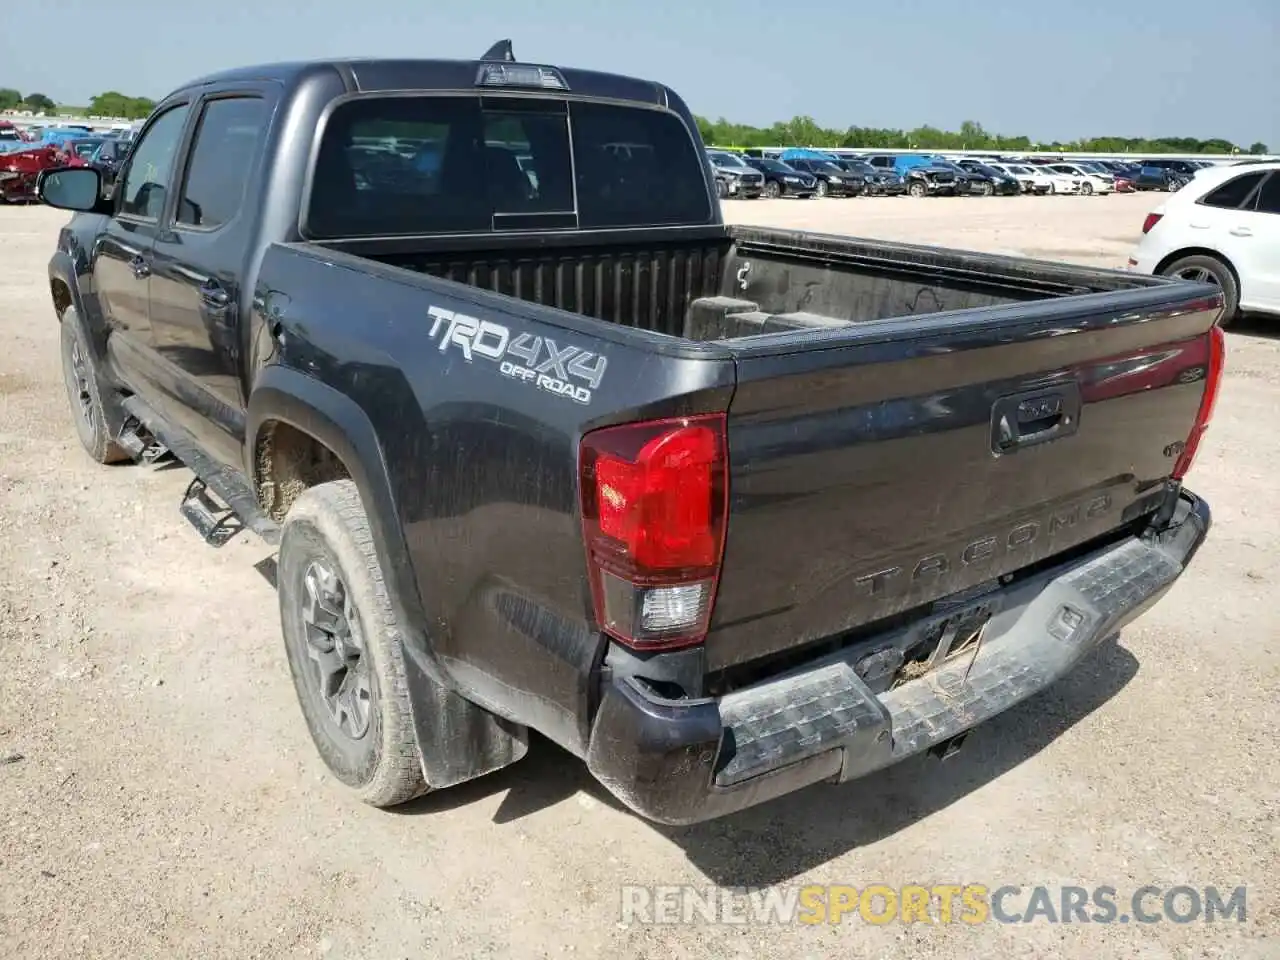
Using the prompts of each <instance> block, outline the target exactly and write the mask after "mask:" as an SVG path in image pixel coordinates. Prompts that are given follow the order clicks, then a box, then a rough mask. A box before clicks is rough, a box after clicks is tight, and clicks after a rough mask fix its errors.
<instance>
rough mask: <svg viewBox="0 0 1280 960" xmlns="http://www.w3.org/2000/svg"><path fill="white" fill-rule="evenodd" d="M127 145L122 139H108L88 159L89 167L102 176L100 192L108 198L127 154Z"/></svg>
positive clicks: (126, 141)
mask: <svg viewBox="0 0 1280 960" xmlns="http://www.w3.org/2000/svg"><path fill="white" fill-rule="evenodd" d="M129 145H130V142H129V141H128V140H125V139H124V138H121V137H108V138H107V139H105V140H103V141H102V143H101V144H99V145H98V149H97V150H95V151H94V152H93V155H92V156H91V157H89V166H91V167H93V168H94V169H95V170H97V171H98V173H100V174H102V190H103V193H104V194H106V195H108V196H110V194H111V192H112V191H113V190H114V189H115V182H116V174H118V173H119V172H120V167H121V165H122V164H123V163H124V158H125V154H127V153H128V152H129Z"/></svg>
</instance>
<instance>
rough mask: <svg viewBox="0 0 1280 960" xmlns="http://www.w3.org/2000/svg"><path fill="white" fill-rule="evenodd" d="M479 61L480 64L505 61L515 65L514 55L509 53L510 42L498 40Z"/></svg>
mask: <svg viewBox="0 0 1280 960" xmlns="http://www.w3.org/2000/svg"><path fill="white" fill-rule="evenodd" d="M480 60H481V62H484V61H492V60H497V61H499V62H503V61H505V62H506V63H515V62H516V55H515V54H514V53H512V52H511V41H510V40H499V41H498V42H497V43H495V44H494V45H493V46H492V47H490V48H489V49H488V51H487V52H486V53H485V55H484V56H483V57H481V58H480Z"/></svg>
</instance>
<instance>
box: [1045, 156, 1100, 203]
mask: <svg viewBox="0 0 1280 960" xmlns="http://www.w3.org/2000/svg"><path fill="white" fill-rule="evenodd" d="M1049 169H1050V170H1054V171H1056V172H1058V173H1065V174H1066V175H1067V176H1069V177H1076V178H1078V179H1079V181H1080V183H1079V187H1078V190H1079V192H1080V193H1082V194H1084V195H1085V196H1089V195H1090V194H1094V193H1115V192H1116V178H1115V177H1114V176H1112V175H1111V174H1110V173H1105V172H1102V173H1099V172H1098V171H1097V170H1092V169H1089V168H1088V167H1086V166H1084V165H1083V164H1080V163H1054V164H1050V166H1049Z"/></svg>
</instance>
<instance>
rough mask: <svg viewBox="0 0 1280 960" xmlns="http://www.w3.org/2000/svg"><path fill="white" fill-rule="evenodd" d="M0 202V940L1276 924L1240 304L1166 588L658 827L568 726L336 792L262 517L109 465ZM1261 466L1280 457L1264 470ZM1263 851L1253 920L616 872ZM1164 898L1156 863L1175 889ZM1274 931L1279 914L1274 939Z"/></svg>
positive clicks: (833, 225)
mask: <svg viewBox="0 0 1280 960" xmlns="http://www.w3.org/2000/svg"><path fill="white" fill-rule="evenodd" d="M1157 199H1158V198H1155V197H1151V196H1143V195H1139V196H1125V197H1094V198H1079V199H1076V198H1043V199H1034V198H1009V199H994V198H993V199H986V200H967V199H960V200H947V199H935V200H921V201H913V200H909V199H893V200H865V199H860V200H826V201H807V202H803V201H776V202H763V201H756V202H735V203H730V204H727V205H726V210H727V215H728V216H729V217H730V218H731V219H734V220H739V221H750V222H757V223H769V224H774V225H778V226H796V227H804V228H808V229H815V230H824V231H828V232H846V233H855V234H861V235H865V236H873V237H886V238H894V239H901V240H911V241H916V242H922V243H938V244H944V245H950V246H961V247H971V248H975V249H987V250H998V251H1016V252H1021V253H1025V254H1028V255H1033V256H1041V257H1050V258H1061V259H1066V260H1076V261H1081V262H1090V263H1101V264H1115V265H1119V264H1120V263H1122V262H1123V260H1124V257H1125V256H1126V254H1127V252H1128V250H1129V249H1130V247H1131V245H1132V243H1133V241H1134V240H1135V239H1136V236H1137V233H1138V230H1139V225H1140V224H1141V222H1142V218H1143V215H1144V214H1145V212H1146V211H1147V209H1149V207H1150V206H1151V205H1152V204H1153V203H1154V202H1156V200H1157ZM63 219H64V216H63V215H60V214H58V213H56V212H54V211H51V210H48V209H43V208H34V207H33V208H3V209H0V267H2V268H3V269H0V336H2V337H3V342H4V345H5V349H4V352H3V354H2V355H0V528H2V529H0V577H2V578H3V581H4V582H5V583H6V585H7V589H6V590H5V591H4V592H3V594H0V650H2V651H3V654H4V660H5V669H4V670H3V671H2V672H0V761H5V762H3V763H0V878H2V881H0V944H2V946H0V954H2V955H4V956H6V957H14V958H34V957H103V958H118V957H121V956H126V955H127V956H137V957H162V958H166V960H179V958H201V960H206V958H222V957H227V958H232V957H234V958H237V960H247V958H253V957H265V958H291V957H319V956H327V957H330V958H357V957H358V958H366V960H383V958H399V957H414V958H417V957H453V956H463V957H489V956H495V957H496V956H513V957H561V956H580V957H637V958H648V957H652V958H662V960H676V958H699V960H701V958H708V957H777V958H786V960H800V958H804V957H842V958H843V957H897V956H902V957H906V956H911V957H935V956H936V957H962V956H973V957H992V956H1009V957H1015V956H1025V957H1037V958H1038V957H1049V956H1060V957H1072V958H1088V960H1094V958H1097V957H1111V956H1115V957H1120V956H1123V957H1127V958H1141V960H1156V958H1167V957H1179V958H1181V957H1215V958H1216V957H1221V958H1232V960H1242V958H1243V960H1247V958H1254V957H1256V958H1261V957H1265V956H1271V957H1275V956H1277V946H1276V941H1275V939H1274V938H1275V937H1276V936H1277V934H1278V933H1280V908H1278V907H1277V899H1276V891H1275V886H1274V884H1275V882H1276V879H1277V878H1278V877H1280V857H1278V856H1277V850H1278V846H1280V843H1278V841H1280V829H1278V827H1277V818H1276V811H1277V805H1278V800H1280V790H1277V784H1278V782H1280V764H1278V763H1277V751H1276V747H1275V729H1276V724H1277V721H1278V720H1280V706H1277V696H1276V693H1277V689H1278V688H1280V684H1277V677H1278V671H1277V663H1278V662H1280V658H1278V657H1277V652H1278V647H1280V612H1278V611H1277V604H1276V597H1277V595H1278V594H1277V582H1278V580H1280V573H1277V566H1276V564H1275V558H1276V556H1277V550H1278V548H1280V508H1278V507H1277V504H1276V493H1277V486H1276V481H1275V477H1276V476H1277V474H1280V441H1277V439H1276V432H1275V430H1274V428H1273V424H1274V422H1275V411H1276V409H1277V408H1280V340H1278V339H1276V338H1275V335H1274V333H1273V332H1268V331H1267V328H1266V326H1265V325H1263V324H1257V325H1254V326H1252V327H1246V328H1245V329H1244V331H1242V332H1233V333H1232V334H1231V335H1230V337H1229V350H1230V354H1229V360H1228V376H1227V382H1226V386H1225V389H1224V391H1223V394H1222V398H1221V401H1220V403H1219V405H1218V411H1217V417H1216V419H1215V421H1214V424H1213V427H1212V429H1211V431H1210V433H1209V435H1208V438H1207V439H1206V441H1205V445H1204V447H1203V452H1202V454H1201V458H1200V462H1199V464H1198V466H1197V467H1196V469H1195V471H1194V472H1193V474H1192V481H1193V482H1192V486H1193V487H1194V488H1195V489H1196V490H1198V491H1199V492H1201V493H1202V494H1204V495H1205V496H1207V497H1208V498H1209V499H1210V501H1211V502H1212V505H1213V509H1214V515H1215V526H1214V529H1213V533H1212V535H1211V537H1210V539H1209V541H1208V543H1207V544H1206V546H1205V547H1204V549H1203V550H1202V551H1201V553H1200V554H1199V556H1198V558H1197V560H1196V562H1195V565H1194V567H1193V569H1192V571H1191V572H1190V573H1189V574H1188V575H1187V576H1186V577H1184V578H1183V579H1182V580H1181V581H1180V582H1179V583H1178V585H1177V586H1176V587H1175V589H1174V590H1173V592H1172V593H1171V594H1170V595H1169V596H1168V597H1167V598H1166V599H1165V600H1164V601H1163V602H1162V603H1160V604H1159V605H1157V606H1156V607H1155V608H1154V609H1153V610H1152V611H1151V612H1149V613H1148V614H1146V615H1145V616H1144V617H1143V618H1142V619H1141V620H1140V621H1138V622H1137V623H1136V624H1135V625H1133V626H1132V627H1131V628H1129V629H1128V630H1126V631H1125V633H1124V634H1123V635H1122V636H1121V638H1120V641H1119V643H1118V644H1116V645H1111V646H1107V647H1104V648H1102V649H1101V650H1100V651H1099V652H1098V653H1097V654H1096V655H1094V656H1092V657H1091V658H1090V659H1088V660H1087V661H1086V662H1085V663H1083V664H1082V665H1081V666H1080V667H1079V668H1078V669H1077V670H1076V671H1075V672H1074V673H1073V674H1072V675H1071V676H1070V677H1068V678H1067V679H1065V680H1064V681H1063V682H1061V683H1059V684H1058V685H1057V686H1056V687H1054V688H1053V689H1052V690H1050V691H1049V692H1047V693H1045V694H1044V695H1042V696H1040V697H1039V698H1037V699H1035V700H1033V701H1031V702H1028V703H1026V704H1024V705H1022V706H1021V707H1019V708H1016V709H1014V710H1013V711H1011V712H1009V713H1008V714H1005V715H1004V716H1002V717H999V718H997V719H996V720H994V721H992V722H990V723H988V724H986V725H985V726H984V727H982V728H980V729H979V730H978V731H976V732H975V733H974V735H972V736H971V737H970V738H969V742H968V746H967V747H966V749H965V750H964V751H963V752H962V753H961V754H960V755H959V756H957V757H956V758H955V759H954V760H952V761H949V762H947V763H946V764H943V765H938V764H936V763H934V762H925V761H911V762H908V763H907V764H905V765H902V766H899V767H897V768H894V769H891V770H889V771H887V772H885V773H883V774H880V775H877V776H874V777H871V778H869V779H867V780H865V781H862V782H859V783H855V784H850V785H847V786H844V787H825V786H824V787H815V788H812V789H810V790H807V791H804V792H802V793H800V794H796V795H793V796H791V797H788V798H783V799H782V800H780V801H777V802H774V803H772V804H769V805H767V806H764V807H761V808H758V809H755V810H752V811H748V812H746V813H744V814H741V815H738V816H734V817H731V818H728V819H725V820H721V821H717V822H712V823H709V824H705V825H701V826H696V827H691V828H682V829H668V828H659V827H655V826H653V825H650V824H648V823H645V822H643V821H641V820H639V819H637V818H635V817H634V816H631V815H630V814H628V813H626V812H624V811H622V810H621V809H619V808H618V806H617V804H616V803H614V802H613V801H611V799H610V798H609V797H608V795H607V794H605V793H604V792H603V791H602V790H601V789H600V788H599V787H597V786H596V785H595V784H594V783H593V782H592V781H591V779H590V778H589V776H588V775H587V774H586V773H585V771H584V770H583V769H582V767H581V765H580V764H579V763H578V762H577V761H576V760H574V759H573V758H571V757H569V756H567V755H566V754H564V753H563V752H561V751H559V750H558V749H556V748H554V747H552V746H550V745H549V744H547V743H545V742H542V741H539V742H537V743H535V745H534V748H533V749H532V750H531V752H530V755H529V757H527V758H526V759H525V760H523V761H521V762H520V763H518V764H516V765H515V766H514V767H511V768H509V769H508V770H506V771H503V772H501V773H499V774H495V775H493V776H491V777H488V778H485V779H482V780H480V781H477V782H473V783H471V784H467V785H465V786H463V787H460V788H457V789H455V790H451V791H447V792H445V793H441V794H438V795H434V796H432V797H428V798H425V799H424V800H422V801H418V802H416V803H415V804H413V805H410V806H409V808H408V809H406V810H404V811H403V812H397V813H388V812H379V811H375V810H372V809H369V808H365V807H362V806H360V805H358V804H357V803H355V802H353V801H352V800H351V799H350V798H349V797H348V796H347V795H346V794H345V793H344V792H343V791H342V790H341V789H340V788H339V787H338V786H337V785H336V784H335V783H334V782H333V781H332V780H330V779H329V778H328V777H327V776H326V775H325V773H324V772H323V770H322V768H321V764H320V762H319V760H318V759H317V757H316V755H315V752H314V750H313V748H312V746H311V743H310V741H309V740H308V738H307V734H306V730H305V729H304V726H303V723H302V720H301V716H300V714H299V711H298V709H297V707H296V705H295V702H294V695H293V690H292V687H291V684H290V680H289V672H288V669H287V667H286V664H285V659H284V655H283V650H282V644H281V641H280V637H279V630H278V626H277V614H276V608H275V597H274V595H273V593H272V591H271V588H270V587H269V586H268V584H267V583H266V581H265V580H264V579H263V578H262V577H261V576H260V575H259V574H258V573H257V572H255V569H254V564H255V563H256V562H257V561H259V560H262V559H264V558H266V557H268V556H269V555H270V551H269V549H268V548H267V547H265V546H264V545H262V544H261V543H259V542H256V541H254V540H252V539H251V538H249V537H242V538H237V539H236V540H233V541H232V543H231V544H230V545H228V546H227V547H226V548H224V549H223V550H221V551H215V550H211V549H208V548H206V547H204V546H203V545H202V544H201V543H200V542H199V541H198V540H197V538H196V535H195V533H194V532H193V531H192V530H191V529H190V528H189V527H188V526H187V525H186V524H185V522H184V521H183V520H182V519H181V518H180V516H179V515H178V512H177V504H178V499H179V495H180V494H181V492H182V489H183V487H184V485H185V484H186V482H187V480H188V479H189V474H188V473H187V472H186V470H185V469H182V468H169V469H158V468H154V467H137V466H126V467H117V468H100V467H96V466H95V465H94V464H92V463H91V462H90V461H89V460H88V459H87V458H86V457H85V456H84V454H83V453H82V452H81V450H80V448H79V446H78V444H77V442H76V440H75V437H74V433H73V430H72V426H71V423H70V420H69V414H68V410H67V401H66V398H65V395H64V393H63V389H62V385H61V379H60V373H59V366H58V349H57V327H56V325H55V323H54V322H53V314H52V310H51V306H50V302H49V293H48V285H47V282H46V278H45V263H46V261H47V259H48V256H49V254H50V251H51V250H52V248H53V244H54V241H55V236H56V232H57V228H58V226H59V224H60V223H61V222H62V220H63ZM1268 477H1270V478H1271V479H1270V480H1268V479H1267V478H1268ZM948 882H950V883H981V884H985V885H987V886H989V887H991V888H995V887H998V886H1000V885H1002V884H1019V885H1024V886H1030V885H1034V884H1049V885H1067V884H1081V885H1084V886H1087V887H1093V886H1096V885H1099V884H1108V885H1111V886H1113V887H1115V888H1117V890H1118V891H1120V900H1121V903H1122V905H1123V904H1124V903H1125V902H1126V900H1125V898H1126V897H1127V895H1128V894H1129V893H1130V892H1132V891H1133V890H1135V889H1136V888H1138V887H1140V886H1142V885H1144V884H1153V885H1158V886H1162V887H1168V886H1171V885H1174V884H1189V885H1191V886H1195V887H1204V886H1207V885H1217V886H1219V887H1225V888H1230V887H1234V886H1236V885H1238V884H1247V885H1249V890H1248V920H1247V922H1245V923H1243V924H1240V923H1234V922H1228V923H1222V922H1219V923H1217V924H1205V923H1203V922H1195V923H1190V924H1174V923H1171V922H1160V923H1153V924H1129V925H1101V924H1098V923H1091V924H1081V923H1078V922H1077V923H1071V924H1065V925H1053V924H1049V923H1046V922H1043V921H1040V922H1036V923H1031V924H1015V925H1005V924H996V923H988V924H983V925H980V926H965V925H935V926H927V925H922V924H915V925H909V926H908V925H902V924H898V923H893V924H889V925H885V926H876V925H872V924H868V923H864V922H862V921H861V920H859V919H858V918H857V915H856V913H855V914H853V915H851V916H850V918H848V919H847V920H846V922H845V923H843V924H840V925H838V926H832V925H823V926H817V927H805V926H800V925H787V926H779V925H762V924H738V925H720V926H712V925H708V924H706V923H695V924H692V925H666V926H656V925H646V924H624V923H621V922H620V914H619V909H620V893H619V885H620V884H624V883H647V884H677V883H689V884H694V885H698V886H700V887H705V886H707V885H709V884H717V885H724V886H744V885H762V884H787V885H796V884H809V883H817V884H851V885H854V886H857V887H859V888H861V887H864V886H866V885H868V884H871V883H885V884H888V885H890V886H892V887H901V886H903V885H905V884H914V883H920V884H924V885H926V886H929V885H934V884H938V883H948ZM1157 900H1158V898H1157ZM1268 936H1270V937H1271V938H1273V939H1272V940H1271V941H1270V942H1267V940H1266V938H1267V937H1268Z"/></svg>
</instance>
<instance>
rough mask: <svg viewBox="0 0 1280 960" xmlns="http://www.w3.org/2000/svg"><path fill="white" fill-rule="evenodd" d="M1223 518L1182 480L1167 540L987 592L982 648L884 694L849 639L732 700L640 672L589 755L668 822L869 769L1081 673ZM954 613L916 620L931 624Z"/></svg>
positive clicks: (603, 723) (1142, 542)
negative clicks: (659, 689)
mask: <svg viewBox="0 0 1280 960" xmlns="http://www.w3.org/2000/svg"><path fill="white" fill-rule="evenodd" d="M1210 523H1211V517H1210V512H1209V507H1208V505H1207V504H1206V503H1205V502H1204V501H1203V500H1200V499H1199V498H1198V497H1195V496H1194V495H1192V494H1190V493H1186V492H1183V493H1182V495H1181V497H1180V499H1179V502H1178V506H1177V509H1176V510H1175V513H1174V516H1173V518H1172V520H1171V521H1170V525H1169V526H1168V527H1167V528H1166V529H1165V531H1164V532H1163V533H1161V535H1160V536H1159V538H1157V539H1138V538H1129V539H1126V540H1123V541H1121V542H1119V543H1117V544H1113V545H1110V546H1108V547H1106V548H1104V549H1101V550H1099V551H1098V552H1096V553H1094V554H1091V555H1089V556H1087V557H1085V558H1084V559H1081V560H1076V561H1072V562H1070V563H1068V564H1064V565H1063V566H1061V567H1057V568H1054V569H1051V570H1048V571H1045V572H1044V573H1042V574H1039V575H1037V576H1035V577H1032V578H1028V579H1027V580H1025V581H1023V582H1020V583H1017V584H1015V585H1012V586H1010V587H1008V588H1006V589H1005V590H1002V591H999V592H998V593H996V594H994V595H992V594H988V595H987V596H985V597H984V598H983V599H982V602H983V603H984V604H988V605H991V606H992V607H993V609H994V611H995V612H994V614H993V616H992V618H991V620H990V621H989V622H988V624H987V629H986V631H985V633H984V635H983V639H982V642H981V646H980V648H979V650H978V652H977V654H976V656H975V655H971V653H969V652H967V651H966V652H965V653H961V654H959V655H958V656H957V657H955V658H953V659H951V660H947V661H944V662H943V663H942V665H941V666H939V667H937V668H936V669H934V670H933V671H932V672H930V673H927V674H925V675H924V676H922V677H919V678H918V679H916V680H913V681H911V682H908V683H904V684H902V685H901V686H898V687H896V688H894V689H892V690H889V691H887V692H884V693H881V694H879V695H877V694H874V693H872V691H871V690H870V688H869V687H868V686H867V684H866V683H864V682H863V680H862V679H861V678H860V677H859V675H858V674H857V673H856V672H855V670H854V666H853V663H852V662H851V661H852V656H853V655H852V654H851V653H849V652H848V651H841V652H839V653H837V654H834V655H831V656H827V657H823V658H821V659H819V660H815V661H814V662H813V663H810V664H808V665H806V666H805V667H802V668H800V669H798V670H796V671H794V672H792V673H789V674H786V675H783V676H781V677H778V678H775V679H771V680H768V681H766V682H764V683H760V684H758V685H755V686H752V687H748V688H746V689H743V690H738V691H735V692H734V693H731V694H729V695H728V696H725V697H723V698H721V699H719V700H713V699H701V700H680V701H673V700H666V699H663V698H661V697H659V696H657V695H656V694H654V693H653V692H652V691H651V690H649V689H648V688H646V687H644V686H642V685H641V684H639V683H638V682H636V681H635V680H633V679H623V680H618V681H615V682H613V683H611V684H610V685H609V686H608V687H607V688H606V689H605V692H604V696H603V698H602V701H601V704H600V709H599V711H598V713H597V716H596V720H595V723H594V726H593V729H592V734H591V742H590V745H589V747H588V751H587V765H588V767H589V768H590V770H591V772H592V773H593V774H594V775H595V776H596V777H597V779H599V780H600V781H601V782H602V783H603V784H604V785H605V786H607V787H608V788H609V789H610V790H611V791H612V792H613V793H614V794H615V795H616V796H617V797H618V798H619V799H621V800H622V801H623V802H624V803H626V804H627V806H629V807H631V808H632V809H633V810H635V811H636V812H637V813H640V814H642V815H643V816H645V817H648V818H650V819H652V820H657V821H659V822H663V823H694V822H697V821H700V820H708V819H711V818H713V817H719V816H723V815H725V814H728V813H732V812H734V811H737V810H741V809H744V808H746V807H750V806H752V805H754V804H757V803H761V802H763V801H765V800H769V799H772V798H774V797H778V796H781V795H783V794H785V793H790V792H792V791H794V790H798V789H800V788H801V787H805V786H808V785H809V784H813V783H818V782H822V781H828V782H837V783H839V782H845V781H848V780H854V779H856V778H858V777H862V776H865V775H867V774H869V773H872V772H873V771H876V770H879V769H881V768H883V767H887V766H890V765H891V764H894V763H897V762H898V761H900V760H903V759H905V758H907V757H909V756H911V755H913V754H917V753H920V752H922V751H924V750H926V749H928V748H929V747H931V746H933V745H934V744H937V743H940V742H942V741H944V740H948V739H950V738H951V737H954V736H956V735H957V734H960V733H963V732H964V731H965V730H968V729H970V728H971V727H973V726H975V725H976V724H979V723H981V722H982V721H984V720H987V719H989V718H990V717H993V716H995V715H996V714H998V713H1001V712H1003V711H1004V710H1006V709H1008V708H1009V707H1011V706H1013V705H1014V704H1016V703H1019V702H1020V701H1022V700H1025V699H1026V698H1027V697H1030V696H1031V695H1033V694H1035V693H1038V692H1039V691H1041V690H1043V689H1044V688H1046V687H1048V686H1049V685H1050V684H1052V683H1053V682H1054V681H1056V680H1057V679H1058V678H1059V677H1061V676H1063V675H1064V674H1066V673H1067V672H1068V671H1070V670H1071V669H1072V668H1073V667H1074V666H1075V665H1076V663H1077V662H1079V660H1080V659H1081V658H1082V657H1084V655H1085V654H1086V653H1088V652H1089V651H1090V650H1091V649H1093V648H1094V647H1095V646H1097V645H1098V644H1099V643H1100V642H1101V641H1102V640H1104V639H1105V638H1107V637H1109V636H1112V635H1113V634H1115V632H1116V631H1117V630H1119V629H1120V628H1121V627H1123V626H1124V625H1125V624H1127V623H1128V622H1129V621H1131V620H1133V619H1134V618H1135V617H1137V616H1139V615H1140V614H1141V613H1143V612H1144V611H1145V610H1146V609H1147V608H1148V607H1150V606H1151V605H1152V604H1154V603H1155V602H1156V601H1157V600H1159V599H1160V597H1161V596H1163V595H1164V593H1165V592H1166V591H1167V590H1168V589H1169V587H1170V586H1172V585H1173V583H1174V581H1175V580H1176V579H1177V578H1178V576H1179V575H1180V574H1181V573H1182V571H1183V570H1184V569H1185V568H1186V565H1187V564H1188V563H1189V562H1190V561H1191V558H1192V557H1193V556H1194V554H1195V552H1196V550H1198V549H1199V547H1200V544H1201V543H1203V541H1204V538H1205V536H1206V534H1207V533H1208V531H1209V526H1210ZM955 613H956V611H951V613H950V615H952V616H954V615H955ZM942 617H943V615H941V614H939V615H937V616H935V617H933V618H929V619H928V620H926V621H923V622H921V623H918V624H913V625H911V626H909V627H907V628H904V629H905V630H907V631H927V630H929V629H931V628H933V627H935V626H936V624H935V623H933V622H932V621H938V620H941V619H942ZM895 636H897V634H886V635H885V639H886V641H889V640H891V639H893V638H894V637H895ZM865 654H866V648H865V647H863V648H860V653H859V654H858V655H859V656H865ZM966 671H967V675H966Z"/></svg>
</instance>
